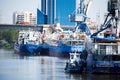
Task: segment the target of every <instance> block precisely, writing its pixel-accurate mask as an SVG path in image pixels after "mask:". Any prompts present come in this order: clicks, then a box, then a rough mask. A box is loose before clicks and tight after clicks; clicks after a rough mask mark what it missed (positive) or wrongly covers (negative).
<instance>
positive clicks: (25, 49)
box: [14, 44, 41, 55]
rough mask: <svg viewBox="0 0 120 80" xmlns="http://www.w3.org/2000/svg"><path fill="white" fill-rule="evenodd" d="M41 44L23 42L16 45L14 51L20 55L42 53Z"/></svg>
mask: <svg viewBox="0 0 120 80" xmlns="http://www.w3.org/2000/svg"><path fill="white" fill-rule="evenodd" d="M40 52H41V45H40V44H39V45H33V44H21V45H14V53H15V54H20V55H40Z"/></svg>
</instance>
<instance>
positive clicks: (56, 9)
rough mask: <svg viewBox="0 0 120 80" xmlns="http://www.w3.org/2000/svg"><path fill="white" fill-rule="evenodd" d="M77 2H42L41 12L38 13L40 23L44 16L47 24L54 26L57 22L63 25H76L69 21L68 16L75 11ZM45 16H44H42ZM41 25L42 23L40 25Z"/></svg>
mask: <svg viewBox="0 0 120 80" xmlns="http://www.w3.org/2000/svg"><path fill="white" fill-rule="evenodd" d="M75 5H76V0H41V12H40V11H37V18H39V19H37V20H38V22H40V20H42V19H43V17H44V15H46V16H45V18H44V19H47V20H44V21H47V22H42V23H47V24H54V23H55V22H56V21H57V22H60V24H61V25H74V23H72V22H70V21H69V18H68V16H69V15H70V14H71V13H73V12H74V11H75ZM42 14H43V15H42ZM38 24H41V23H38Z"/></svg>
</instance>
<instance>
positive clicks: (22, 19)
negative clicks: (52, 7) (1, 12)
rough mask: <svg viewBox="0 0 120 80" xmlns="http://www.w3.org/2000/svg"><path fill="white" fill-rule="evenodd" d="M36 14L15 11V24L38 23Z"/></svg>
mask: <svg viewBox="0 0 120 80" xmlns="http://www.w3.org/2000/svg"><path fill="white" fill-rule="evenodd" d="M36 23H37V19H36V14H34V13H31V12H15V13H14V14H13V24H36Z"/></svg>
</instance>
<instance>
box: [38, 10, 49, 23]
mask: <svg viewBox="0 0 120 80" xmlns="http://www.w3.org/2000/svg"><path fill="white" fill-rule="evenodd" d="M37 24H47V15H46V14H44V13H43V12H41V11H40V10H39V9H37Z"/></svg>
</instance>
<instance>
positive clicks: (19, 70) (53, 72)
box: [0, 49, 120, 80]
mask: <svg viewBox="0 0 120 80" xmlns="http://www.w3.org/2000/svg"><path fill="white" fill-rule="evenodd" d="M65 62H66V59H63V58H57V57H49V56H33V57H31V56H29V57H20V56H19V55H15V54H14V52H13V51H12V50H4V49H0V80H120V75H110V74H109V75H108V74H107V75H105V74H104V75H95V74H68V73H65V72H64V68H65Z"/></svg>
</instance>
